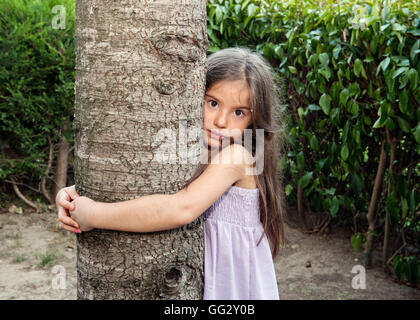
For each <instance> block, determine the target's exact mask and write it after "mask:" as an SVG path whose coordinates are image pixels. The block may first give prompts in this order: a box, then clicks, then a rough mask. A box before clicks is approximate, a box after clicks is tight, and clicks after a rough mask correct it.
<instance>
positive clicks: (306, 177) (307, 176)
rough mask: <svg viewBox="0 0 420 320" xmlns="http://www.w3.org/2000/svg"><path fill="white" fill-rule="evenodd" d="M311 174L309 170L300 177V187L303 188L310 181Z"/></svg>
mask: <svg viewBox="0 0 420 320" xmlns="http://www.w3.org/2000/svg"><path fill="white" fill-rule="evenodd" d="M312 175H313V173H312V171H311V172H308V173H306V174H305V175H304V176H303V177H302V178H300V180H299V183H300V185H301V187H302V188H305V187H306V186H307V185H308V184H309V182H311V180H312Z"/></svg>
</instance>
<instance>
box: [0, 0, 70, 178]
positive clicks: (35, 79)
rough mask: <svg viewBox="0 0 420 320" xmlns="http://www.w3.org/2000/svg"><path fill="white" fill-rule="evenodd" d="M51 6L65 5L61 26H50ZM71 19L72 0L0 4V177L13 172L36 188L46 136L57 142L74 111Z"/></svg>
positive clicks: (45, 153)
mask: <svg viewBox="0 0 420 320" xmlns="http://www.w3.org/2000/svg"><path fill="white" fill-rule="evenodd" d="M55 5H63V6H64V7H65V10H66V15H65V16H66V22H65V29H56V28H53V24H52V23H53V22H55V20H54V17H56V16H57V14H58V13H59V12H58V11H55V12H53V11H52V9H53V8H54V6H55ZM74 19H75V16H74V0H71V1H70V0H13V1H11V0H8V1H1V2H0V135H1V140H0V148H1V151H2V157H1V161H0V181H1V180H3V179H6V178H7V177H8V176H14V177H16V179H17V180H19V181H23V182H26V183H27V184H31V185H35V186H36V185H37V184H38V182H39V180H40V179H41V178H42V176H44V175H45V172H46V169H47V162H48V156H49V140H48V139H49V138H50V140H51V143H57V142H58V140H59V138H60V136H61V132H60V130H61V129H60V128H61V127H62V124H63V123H64V121H66V120H68V119H69V118H70V117H71V116H72V114H73V104H74V66H75V40H74ZM56 22H59V21H56ZM64 134H66V135H67V136H68V138H69V139H70V140H71V141H72V136H73V133H72V132H70V131H69V132H66V133H64Z"/></svg>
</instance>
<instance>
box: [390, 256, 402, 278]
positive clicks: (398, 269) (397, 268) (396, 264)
mask: <svg viewBox="0 0 420 320" xmlns="http://www.w3.org/2000/svg"><path fill="white" fill-rule="evenodd" d="M392 267H393V269H394V272H395V275H396V276H397V278H398V279H401V277H402V275H403V262H402V257H401V256H400V255H397V256H395V257H394V259H393V260H392Z"/></svg>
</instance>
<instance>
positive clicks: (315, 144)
mask: <svg viewBox="0 0 420 320" xmlns="http://www.w3.org/2000/svg"><path fill="white" fill-rule="evenodd" d="M310 144H311V149H312V150H313V151H316V150H318V139H317V138H316V136H315V135H312V138H311V140H310Z"/></svg>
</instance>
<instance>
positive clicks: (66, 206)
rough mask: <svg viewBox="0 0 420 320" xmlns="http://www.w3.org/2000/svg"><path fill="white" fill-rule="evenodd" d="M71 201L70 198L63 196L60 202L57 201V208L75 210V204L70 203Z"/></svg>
mask: <svg viewBox="0 0 420 320" xmlns="http://www.w3.org/2000/svg"><path fill="white" fill-rule="evenodd" d="M69 200H70V199H69V197H68V196H62V197H60V198H59V199H58V201H57V206H58V207H60V206H61V207H63V208H64V209H67V210H74V204H73V203H71V202H70V201H69Z"/></svg>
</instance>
